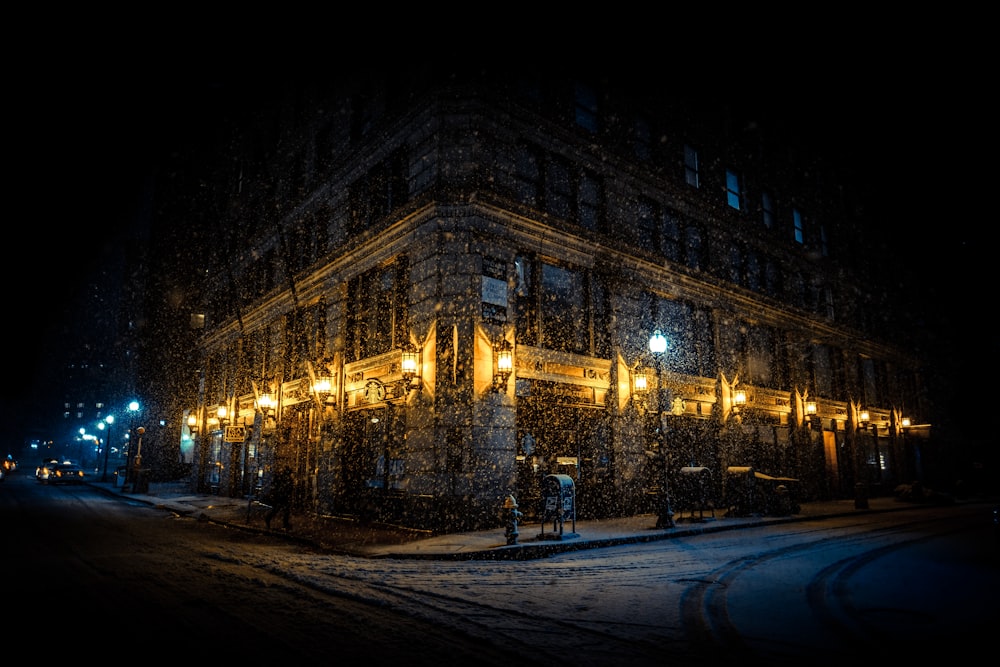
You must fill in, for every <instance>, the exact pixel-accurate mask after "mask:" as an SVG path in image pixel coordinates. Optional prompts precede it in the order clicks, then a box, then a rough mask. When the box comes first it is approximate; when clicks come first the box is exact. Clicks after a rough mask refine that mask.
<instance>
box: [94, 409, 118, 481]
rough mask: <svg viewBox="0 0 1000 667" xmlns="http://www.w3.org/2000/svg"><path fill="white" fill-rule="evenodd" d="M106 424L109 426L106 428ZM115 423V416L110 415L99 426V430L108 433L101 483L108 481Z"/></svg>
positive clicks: (105, 442)
mask: <svg viewBox="0 0 1000 667" xmlns="http://www.w3.org/2000/svg"><path fill="white" fill-rule="evenodd" d="M105 423H106V424H107V426H105ZM114 423H115V416H114V415H108V416H107V417H105V418H104V421H103V422H101V423H100V424H98V425H97V426H98V428H100V429H101V430H102V431H103V430H106V431H107V432H108V433H107V435H106V436H104V469H103V470H102V471H101V482H106V481H108V450H109V449H111V425H112V424H114Z"/></svg>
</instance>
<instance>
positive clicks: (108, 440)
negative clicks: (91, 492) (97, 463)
mask: <svg viewBox="0 0 1000 667" xmlns="http://www.w3.org/2000/svg"><path fill="white" fill-rule="evenodd" d="M107 424H108V435H107V437H105V438H104V471H103V472H102V473H101V482H106V481H108V449H110V448H111V422H107Z"/></svg>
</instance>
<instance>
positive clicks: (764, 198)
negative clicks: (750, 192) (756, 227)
mask: <svg viewBox="0 0 1000 667" xmlns="http://www.w3.org/2000/svg"><path fill="white" fill-rule="evenodd" d="M760 209H761V215H762V221H763V223H764V226H765V227H767V228H768V229H771V228H773V227H774V198H773V197H772V196H771V193H770V192H767V191H766V190H765V191H764V192H762V193H761V194H760Z"/></svg>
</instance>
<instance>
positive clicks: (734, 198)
mask: <svg viewBox="0 0 1000 667" xmlns="http://www.w3.org/2000/svg"><path fill="white" fill-rule="evenodd" d="M741 181H742V179H741V178H740V175H739V174H738V173H736V172H735V171H733V170H732V169H726V203H727V204H729V206H731V207H732V208H735V209H736V210H737V211H739V210H741V209H742V208H743V187H742V185H741Z"/></svg>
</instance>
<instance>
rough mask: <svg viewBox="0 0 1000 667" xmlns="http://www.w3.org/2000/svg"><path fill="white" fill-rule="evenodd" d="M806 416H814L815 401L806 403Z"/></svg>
mask: <svg viewBox="0 0 1000 667" xmlns="http://www.w3.org/2000/svg"><path fill="white" fill-rule="evenodd" d="M806 414H807V415H814V414H816V401H806Z"/></svg>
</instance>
